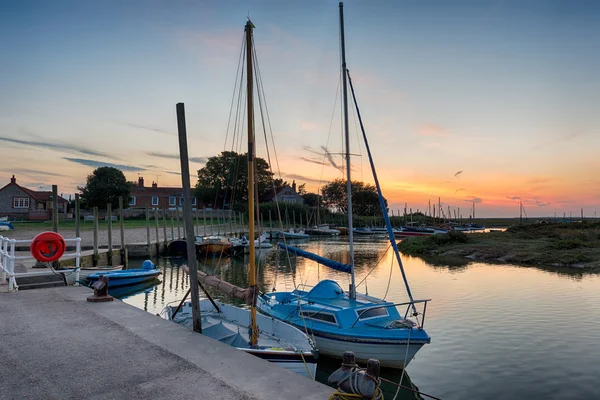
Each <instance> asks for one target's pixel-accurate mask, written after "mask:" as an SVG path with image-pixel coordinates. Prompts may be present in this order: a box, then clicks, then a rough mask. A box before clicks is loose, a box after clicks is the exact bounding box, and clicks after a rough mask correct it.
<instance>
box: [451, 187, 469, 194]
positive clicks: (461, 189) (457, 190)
mask: <svg viewBox="0 0 600 400" xmlns="http://www.w3.org/2000/svg"><path fill="white" fill-rule="evenodd" d="M463 190H466V189H465V188H460V189H456V190H455V191H454V194H456V193H458V192H460V191H463Z"/></svg>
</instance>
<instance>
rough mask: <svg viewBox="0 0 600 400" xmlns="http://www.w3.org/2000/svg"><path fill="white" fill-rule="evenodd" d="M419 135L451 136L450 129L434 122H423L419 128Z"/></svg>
mask: <svg viewBox="0 0 600 400" xmlns="http://www.w3.org/2000/svg"><path fill="white" fill-rule="evenodd" d="M417 134H418V135H419V136H427V137H447V136H450V131H449V130H447V129H444V128H442V127H441V126H438V125H434V124H422V125H420V126H419V127H418V128H417Z"/></svg>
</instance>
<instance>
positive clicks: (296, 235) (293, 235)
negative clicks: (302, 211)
mask: <svg viewBox="0 0 600 400" xmlns="http://www.w3.org/2000/svg"><path fill="white" fill-rule="evenodd" d="M309 237H310V235H308V234H306V233H304V230H302V229H300V230H298V231H295V230H294V228H290V230H289V231H287V232H277V238H278V239H283V238H285V239H308V238H309Z"/></svg>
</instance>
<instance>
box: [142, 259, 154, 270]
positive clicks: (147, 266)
mask: <svg viewBox="0 0 600 400" xmlns="http://www.w3.org/2000/svg"><path fill="white" fill-rule="evenodd" d="M142 269H154V263H153V262H152V261H150V260H145V261H144V262H143V263H142Z"/></svg>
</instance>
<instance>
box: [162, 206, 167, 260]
mask: <svg viewBox="0 0 600 400" xmlns="http://www.w3.org/2000/svg"><path fill="white" fill-rule="evenodd" d="M162 220H163V243H164V247H165V250H166V249H167V206H163V210H162Z"/></svg>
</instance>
